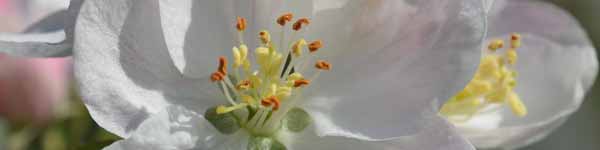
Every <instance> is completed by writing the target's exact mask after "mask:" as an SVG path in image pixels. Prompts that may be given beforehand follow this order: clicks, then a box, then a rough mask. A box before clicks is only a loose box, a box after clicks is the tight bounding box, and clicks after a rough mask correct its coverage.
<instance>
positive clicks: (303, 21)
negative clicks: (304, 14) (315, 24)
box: [292, 18, 310, 31]
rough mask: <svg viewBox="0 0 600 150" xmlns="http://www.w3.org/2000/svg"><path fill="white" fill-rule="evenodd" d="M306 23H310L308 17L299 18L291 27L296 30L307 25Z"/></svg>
mask: <svg viewBox="0 0 600 150" xmlns="http://www.w3.org/2000/svg"><path fill="white" fill-rule="evenodd" d="M308 24H310V20H308V18H300V19H298V21H296V23H294V26H293V27H292V29H294V30H295V31H298V30H300V29H302V26H307V25H308Z"/></svg>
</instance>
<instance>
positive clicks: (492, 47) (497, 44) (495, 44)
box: [488, 40, 504, 51]
mask: <svg viewBox="0 0 600 150" xmlns="http://www.w3.org/2000/svg"><path fill="white" fill-rule="evenodd" d="M502 47H504V41H502V40H494V41H492V42H491V43H490V44H489V45H488V49H489V50H490V51H496V50H497V49H500V48H502Z"/></svg>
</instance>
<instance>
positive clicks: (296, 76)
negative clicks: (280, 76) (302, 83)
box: [288, 72, 304, 80]
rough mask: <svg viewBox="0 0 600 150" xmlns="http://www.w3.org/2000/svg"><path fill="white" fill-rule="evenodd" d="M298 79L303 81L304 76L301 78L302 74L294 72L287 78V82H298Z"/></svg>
mask: <svg viewBox="0 0 600 150" xmlns="http://www.w3.org/2000/svg"><path fill="white" fill-rule="evenodd" d="M300 79H304V76H302V74H300V73H298V72H294V73H292V74H291V75H290V76H289V77H288V80H300Z"/></svg>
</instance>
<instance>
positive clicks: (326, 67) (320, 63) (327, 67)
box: [315, 60, 331, 70]
mask: <svg viewBox="0 0 600 150" xmlns="http://www.w3.org/2000/svg"><path fill="white" fill-rule="evenodd" d="M315 67H317V69H321V70H331V64H330V63H329V62H327V61H324V60H319V61H317V64H315Z"/></svg>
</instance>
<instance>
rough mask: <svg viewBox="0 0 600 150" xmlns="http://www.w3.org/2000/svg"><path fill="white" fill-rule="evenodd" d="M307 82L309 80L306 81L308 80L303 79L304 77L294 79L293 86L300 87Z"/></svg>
mask: <svg viewBox="0 0 600 150" xmlns="http://www.w3.org/2000/svg"><path fill="white" fill-rule="evenodd" d="M308 84H310V81H308V80H304V79H301V80H295V81H294V87H295V88H297V87H302V86H306V85H308Z"/></svg>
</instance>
